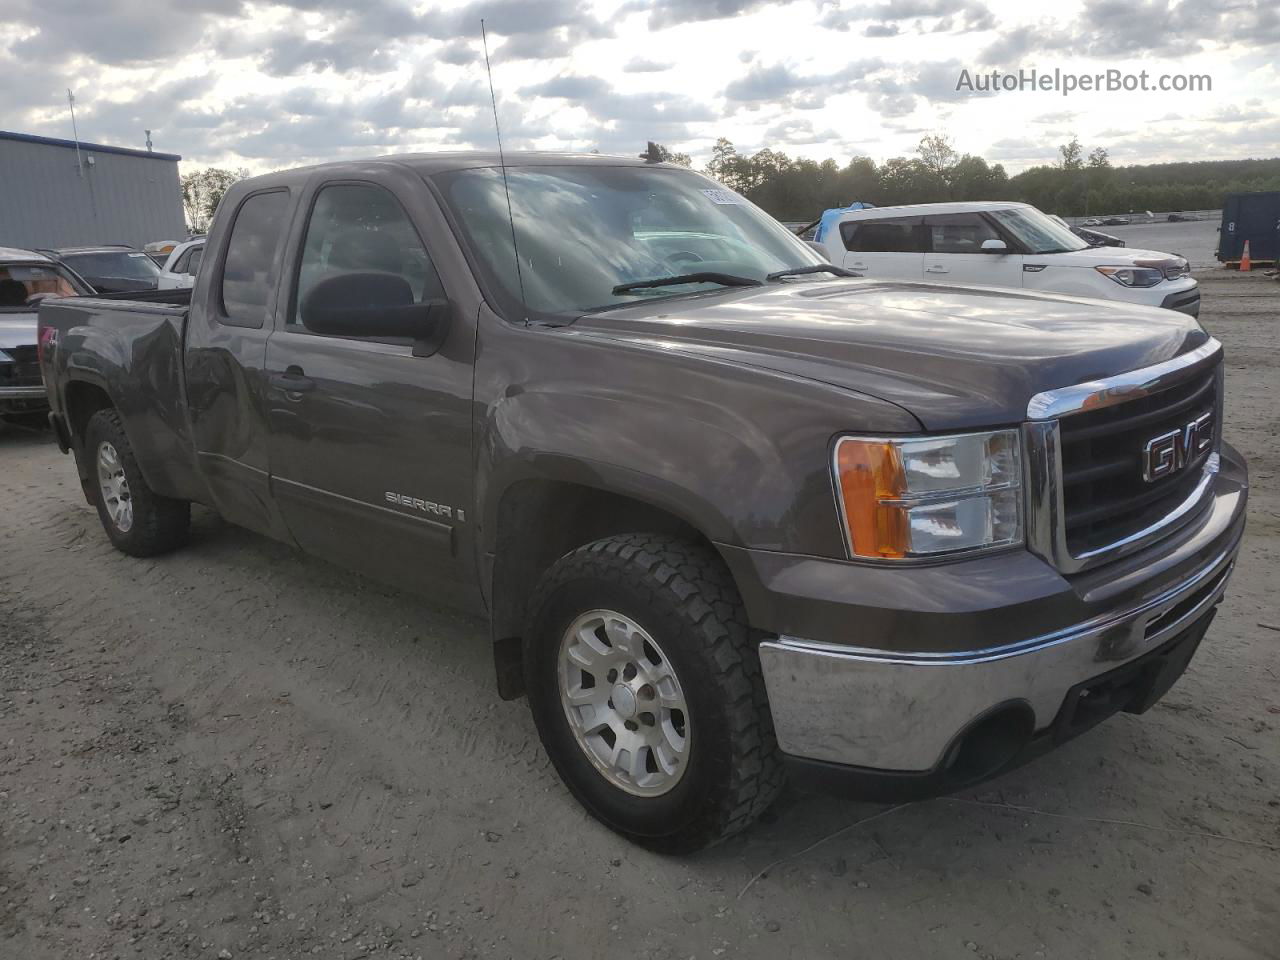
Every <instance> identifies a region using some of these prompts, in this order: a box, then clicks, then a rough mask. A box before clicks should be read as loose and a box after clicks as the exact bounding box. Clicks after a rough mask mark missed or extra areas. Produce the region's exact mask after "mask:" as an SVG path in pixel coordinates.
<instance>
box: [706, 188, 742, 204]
mask: <svg viewBox="0 0 1280 960" xmlns="http://www.w3.org/2000/svg"><path fill="white" fill-rule="evenodd" d="M702 192H703V193H705V194H706V195H707V199H709V200H710V201H711V202H712V203H742V198H741V197H740V196H738V195H737V194H736V193H734V192H733V191H732V190H714V189H708V190H703V191H702Z"/></svg>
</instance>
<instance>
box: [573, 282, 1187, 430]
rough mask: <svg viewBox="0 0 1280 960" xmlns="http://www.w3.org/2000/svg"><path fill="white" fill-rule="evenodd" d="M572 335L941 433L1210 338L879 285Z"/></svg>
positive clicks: (1125, 312) (1010, 300) (730, 295)
mask: <svg viewBox="0 0 1280 960" xmlns="http://www.w3.org/2000/svg"><path fill="white" fill-rule="evenodd" d="M571 329H572V331H573V333H574V334H576V335H580V336H591V337H600V338H607V339H610V340H614V341H630V342H633V343H637V344H644V345H647V346H650V347H655V348H659V349H665V350H678V351H680V352H681V353H686V354H696V355H702V356H705V357H707V358H708V359H715V360H719V361H722V362H728V363H738V364H749V365H751V366H755V367H759V368H764V369H769V370H775V371H778V372H780V373H785V374H789V375H791V376H798V377H804V378H806V379H809V380H816V381H820V382H824V383H829V384H833V385H835V386H839V387H844V388H847V389H849V390H852V391H856V392H858V393H862V394H866V395H868V396H873V397H876V398H879V399H881V400H887V401H889V402H891V403H895V404H897V405H899V406H901V407H903V408H905V409H906V410H908V411H910V412H911V413H912V414H914V415H915V417H916V418H917V419H918V420H919V421H920V422H921V424H922V425H923V426H924V427H925V428H926V429H930V430H936V429H954V428H968V427H980V426H994V425H999V424H1006V423H1017V422H1020V421H1022V420H1024V419H1026V412H1027V402H1028V401H1029V400H1030V399H1031V397H1032V396H1034V395H1035V394H1037V393H1039V392H1041V391H1043V390H1050V389H1054V388H1057V387H1065V386H1071V385H1074V384H1078V383H1083V382H1085V381H1088V380H1095V379H1098V378H1100V377H1107V376H1111V375H1114V374H1117V373H1123V372H1125V371H1129V370H1135V369H1138V368H1140V367H1145V366H1149V365H1151V364H1155V363H1160V362H1161V361H1163V360H1168V359H1169V358H1171V357H1174V356H1177V355H1178V354H1181V353H1184V352H1186V351H1188V350H1192V349H1194V348H1195V347H1197V346H1199V345H1200V344H1202V343H1204V342H1205V341H1206V340H1207V339H1208V335H1207V334H1206V333H1205V332H1204V331H1203V330H1202V329H1201V328H1200V326H1199V324H1197V323H1196V321H1195V320H1194V319H1192V318H1191V317H1188V316H1186V315H1185V314H1182V313H1178V312H1176V311H1173V310H1161V309H1158V308H1154V307H1143V306H1138V305H1133V304H1119V303H1116V302H1114V301H1102V300H1088V299H1084V298H1080V297H1066V296H1059V295H1053V294H1039V293H1030V292H1025V291H1020V290H1013V289H1007V290H1005V289H999V288H992V287H986V288H981V289H979V288H968V287H953V286H937V285H934V284H926V283H908V282H898V281H892V282H888V281H875V280H836V281H827V282H817V283H783V284H769V285H766V286H763V287H753V288H745V289H735V290H730V291H723V292H722V291H715V292H711V293H707V294H699V295H696V296H692V297H681V298H678V299H667V300H663V301H661V302H659V303H649V304H644V305H637V306H633V307H625V308H622V309H617V310H609V311H605V312H602V313H595V314H588V315H587V316H584V317H582V318H581V319H579V320H578V321H576V322H575V323H574V324H573V325H572V328H571Z"/></svg>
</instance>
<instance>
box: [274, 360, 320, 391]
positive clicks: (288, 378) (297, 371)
mask: <svg viewBox="0 0 1280 960" xmlns="http://www.w3.org/2000/svg"><path fill="white" fill-rule="evenodd" d="M269 382H270V383H271V386H273V387H275V388H276V389H277V390H283V391H284V392H285V393H310V392H311V391H312V390H314V389H315V388H316V382H315V381H314V380H312V379H311V378H310V377H308V376H306V375H305V374H303V372H302V368H301V367H297V366H293V367H288V368H286V369H285V371H284V373H273V374H271V377H270V380H269Z"/></svg>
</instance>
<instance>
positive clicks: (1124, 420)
mask: <svg viewBox="0 0 1280 960" xmlns="http://www.w3.org/2000/svg"><path fill="white" fill-rule="evenodd" d="M1216 408H1217V373H1216V371H1215V370H1209V371H1208V372H1204V373H1200V374H1199V375H1198V376H1196V377H1194V378H1192V379H1189V380H1187V381H1184V382H1182V383H1178V384H1175V385H1174V386H1171V387H1169V388H1168V389H1166V390H1161V391H1158V392H1156V393H1152V394H1148V395H1147V396H1144V397H1139V398H1138V399H1135V400H1130V401H1128V402H1127V403H1121V404H1117V405H1115V406H1110V407H1103V408H1102V409H1100V410H1095V411H1091V412H1088V413H1080V414H1077V415H1075V416H1072V417H1067V418H1066V419H1064V420H1063V421H1062V423H1061V426H1060V428H1059V429H1060V440H1059V445H1060V449H1061V451H1062V495H1063V507H1064V511H1063V520H1064V524H1065V534H1066V538H1067V549H1068V550H1070V551H1071V553H1072V555H1074V556H1080V555H1082V554H1085V553H1088V552H1090V551H1092V550H1097V549H1099V548H1100V547H1105V546H1106V545H1107V544H1110V543H1115V542H1117V541H1119V540H1123V539H1125V538H1126V537H1130V536H1132V535H1133V534H1135V533H1138V532H1140V531H1142V530H1145V529H1147V528H1148V527H1150V526H1151V525H1152V524H1153V523H1155V522H1156V521H1158V520H1160V519H1161V518H1162V517H1164V516H1166V515H1167V514H1168V513H1169V512H1170V511H1171V510H1172V509H1173V508H1174V507H1176V506H1178V505H1179V504H1181V503H1182V502H1183V501H1184V500H1186V499H1187V497H1189V496H1190V495H1191V493H1192V492H1193V491H1194V490H1195V488H1196V485H1197V484H1198V483H1199V481H1200V477H1201V475H1202V474H1203V470H1204V465H1205V462H1206V461H1207V460H1208V458H1209V456H1210V455H1211V453H1212V447H1210V448H1209V449H1206V450H1204V451H1202V452H1201V453H1199V454H1197V455H1196V456H1194V457H1193V458H1191V459H1189V460H1188V461H1187V462H1186V464H1185V466H1183V467H1182V468H1181V469H1179V470H1177V471H1176V472H1174V473H1171V474H1169V475H1168V476H1165V477H1161V478H1159V479H1157V480H1154V481H1150V482H1148V481H1147V480H1145V479H1143V462H1142V459H1143V449H1144V447H1145V445H1146V443H1147V442H1148V441H1149V440H1150V439H1151V438H1152V437H1155V436H1159V435H1161V434H1166V433H1168V432H1171V431H1176V430H1179V429H1181V428H1182V427H1184V426H1185V425H1186V424H1187V423H1188V422H1189V421H1191V420H1193V419H1195V418H1196V417H1198V416H1200V415H1202V414H1206V413H1207V414H1209V415H1211V416H1212V415H1213V414H1214V412H1215V410H1216ZM1213 420H1214V422H1213V428H1214V435H1215V436H1216V435H1217V427H1218V424H1217V422H1216V420H1217V418H1216V417H1214V418H1213Z"/></svg>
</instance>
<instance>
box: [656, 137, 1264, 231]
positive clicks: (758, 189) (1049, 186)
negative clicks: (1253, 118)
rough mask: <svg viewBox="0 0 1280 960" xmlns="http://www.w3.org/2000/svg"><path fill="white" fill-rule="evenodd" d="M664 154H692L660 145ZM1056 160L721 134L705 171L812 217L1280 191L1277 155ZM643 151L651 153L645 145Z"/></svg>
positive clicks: (778, 213)
mask: <svg viewBox="0 0 1280 960" xmlns="http://www.w3.org/2000/svg"><path fill="white" fill-rule="evenodd" d="M655 146H656V148H657V150H658V151H659V152H660V153H661V154H662V155H663V157H664V159H670V160H672V161H674V162H677V163H684V164H685V165H686V166H689V165H690V163H689V158H688V157H687V156H686V155H684V154H676V153H673V152H671V151H670V150H668V149H667V148H666V147H663V146H662V145H661V144H657V145H655ZM1058 153H1059V159H1058V161H1057V163H1054V164H1047V165H1043V166H1036V167H1031V168H1030V169H1027V170H1024V171H1023V172H1022V173H1019V174H1016V175H1015V176H1012V177H1011V176H1009V174H1008V173H1007V172H1006V171H1005V169H1004V167H1003V166H1002V165H1001V164H999V163H995V164H989V163H987V161H986V160H985V159H983V158H982V157H976V156H973V155H972V154H967V153H966V154H961V153H959V152H958V151H957V150H956V149H955V147H954V146H953V145H952V143H951V141H950V139H949V138H948V137H946V136H944V135H941V134H934V135H931V136H927V137H924V138H923V139H921V141H920V143H919V144H918V145H917V147H916V150H915V155H914V156H910V157H893V158H891V159H889V160H886V161H885V162H884V163H880V164H877V163H875V162H874V161H873V160H871V158H869V157H853V158H852V159H850V160H849V161H848V162H847V163H845V164H844V165H843V166H841V165H840V164H839V163H838V162H837V161H836V160H832V159H828V160H822V161H817V160H809V159H806V158H802V157H789V156H787V155H786V154H785V153H782V152H780V151H777V150H772V149H769V148H766V149H764V150H760V151H759V152H757V153H753V154H751V155H749V156H748V155H746V154H741V153H739V152H738V151H737V150H736V149H735V148H734V145H733V144H732V143H731V142H730V141H729V140H727V139H725V138H723V137H722V138H720V139H719V140H717V141H716V145H715V147H714V149H713V150H712V156H711V162H710V163H709V164H707V167H706V172H707V173H708V174H710V175H711V176H713V177H715V178H716V179H717V180H720V181H721V182H723V183H724V184H725V185H726V186H729V187H732V188H733V189H734V190H737V191H738V192H739V193H741V194H743V195H744V196H746V197H747V198H748V199H750V200H751V201H752V202H754V203H756V204H758V205H759V206H761V207H763V208H764V209H765V210H767V211H768V212H769V213H771V214H773V215H774V216H775V217H777V218H778V219H779V220H793V221H794V220H813V219H816V218H817V217H818V215H819V214H820V213H821V212H822V211H823V210H825V209H826V208H828V207H838V206H846V205H847V204H849V203H851V202H852V201H855V200H862V201H866V202H869V203H874V204H876V205H877V206H892V205H895V204H903V203H938V202H941V201H946V200H1020V201H1023V202H1025V203H1030V204H1034V205H1035V206H1037V207H1039V208H1040V209H1042V210H1045V211H1047V212H1050V213H1057V214H1059V215H1061V216H1088V215H1090V214H1109V213H1129V212H1140V211H1144V210H1152V211H1169V210H1207V209H1216V208H1218V207H1221V206H1222V203H1223V199H1224V198H1225V197H1226V196H1227V195H1228V194H1231V193H1245V192H1250V191H1257V190H1280V158H1273V159H1269V160H1210V161H1196V162H1189V163H1157V164H1141V165H1134V166H1122V167H1117V166H1114V165H1113V164H1112V163H1111V158H1110V156H1109V155H1108V153H1107V151H1106V149H1105V148H1102V147H1096V148H1094V149H1093V150H1092V151H1089V152H1088V153H1086V152H1085V148H1084V146H1082V145H1081V143H1080V141H1079V140H1078V139H1077V138H1075V137H1073V138H1072V139H1071V141H1070V142H1069V143H1065V144H1063V145H1062V146H1060V147H1059V148H1058ZM641 156H647V154H641Z"/></svg>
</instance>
